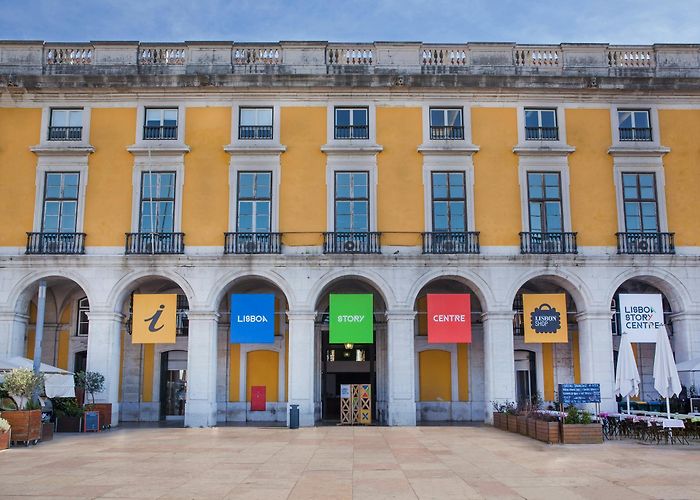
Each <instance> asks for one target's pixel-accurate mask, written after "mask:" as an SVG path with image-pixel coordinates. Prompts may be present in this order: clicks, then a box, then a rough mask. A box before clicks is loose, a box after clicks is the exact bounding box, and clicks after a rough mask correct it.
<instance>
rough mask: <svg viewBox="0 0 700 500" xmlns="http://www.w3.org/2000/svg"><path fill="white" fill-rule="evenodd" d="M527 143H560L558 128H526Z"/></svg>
mask: <svg viewBox="0 0 700 500" xmlns="http://www.w3.org/2000/svg"><path fill="white" fill-rule="evenodd" d="M525 140H526V141H558V140H559V129H558V128H557V127H525Z"/></svg>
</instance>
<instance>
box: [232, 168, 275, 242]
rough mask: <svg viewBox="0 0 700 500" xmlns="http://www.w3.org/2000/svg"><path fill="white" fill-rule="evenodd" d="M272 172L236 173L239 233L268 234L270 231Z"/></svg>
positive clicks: (237, 227) (237, 225) (237, 229)
mask: <svg viewBox="0 0 700 500" xmlns="http://www.w3.org/2000/svg"><path fill="white" fill-rule="evenodd" d="M271 185H272V172H239V173H238V197H237V199H238V210H237V214H238V219H237V221H236V231H237V232H239V233H269V232H270V230H271V222H270V221H271V206H272V186H271Z"/></svg>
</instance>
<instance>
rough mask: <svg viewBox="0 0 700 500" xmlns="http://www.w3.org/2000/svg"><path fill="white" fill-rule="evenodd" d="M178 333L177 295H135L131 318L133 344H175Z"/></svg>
mask: <svg viewBox="0 0 700 500" xmlns="http://www.w3.org/2000/svg"><path fill="white" fill-rule="evenodd" d="M176 331H177V295H176V294H174V293H168V294H164V293H153V294H145V293H137V294H134V305H133V310H132V316H131V343H132V344H174V343H175V336H176Z"/></svg>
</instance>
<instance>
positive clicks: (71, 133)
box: [49, 109, 83, 141]
mask: <svg viewBox="0 0 700 500" xmlns="http://www.w3.org/2000/svg"><path fill="white" fill-rule="evenodd" d="M82 137H83V110H82V109H52V110H51V121H50V124H49V140H50V141H79V140H80V139H82Z"/></svg>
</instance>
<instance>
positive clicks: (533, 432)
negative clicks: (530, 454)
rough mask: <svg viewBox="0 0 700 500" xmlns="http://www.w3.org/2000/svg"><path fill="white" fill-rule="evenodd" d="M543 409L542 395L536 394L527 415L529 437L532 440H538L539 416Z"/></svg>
mask: <svg viewBox="0 0 700 500" xmlns="http://www.w3.org/2000/svg"><path fill="white" fill-rule="evenodd" d="M541 408H542V395H541V394H540V393H539V392H536V393H535V394H533V396H532V399H531V400H530V408H529V411H528V414H527V435H528V436H530V437H531V438H532V439H537V415H538V412H539V411H540V409H541Z"/></svg>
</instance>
